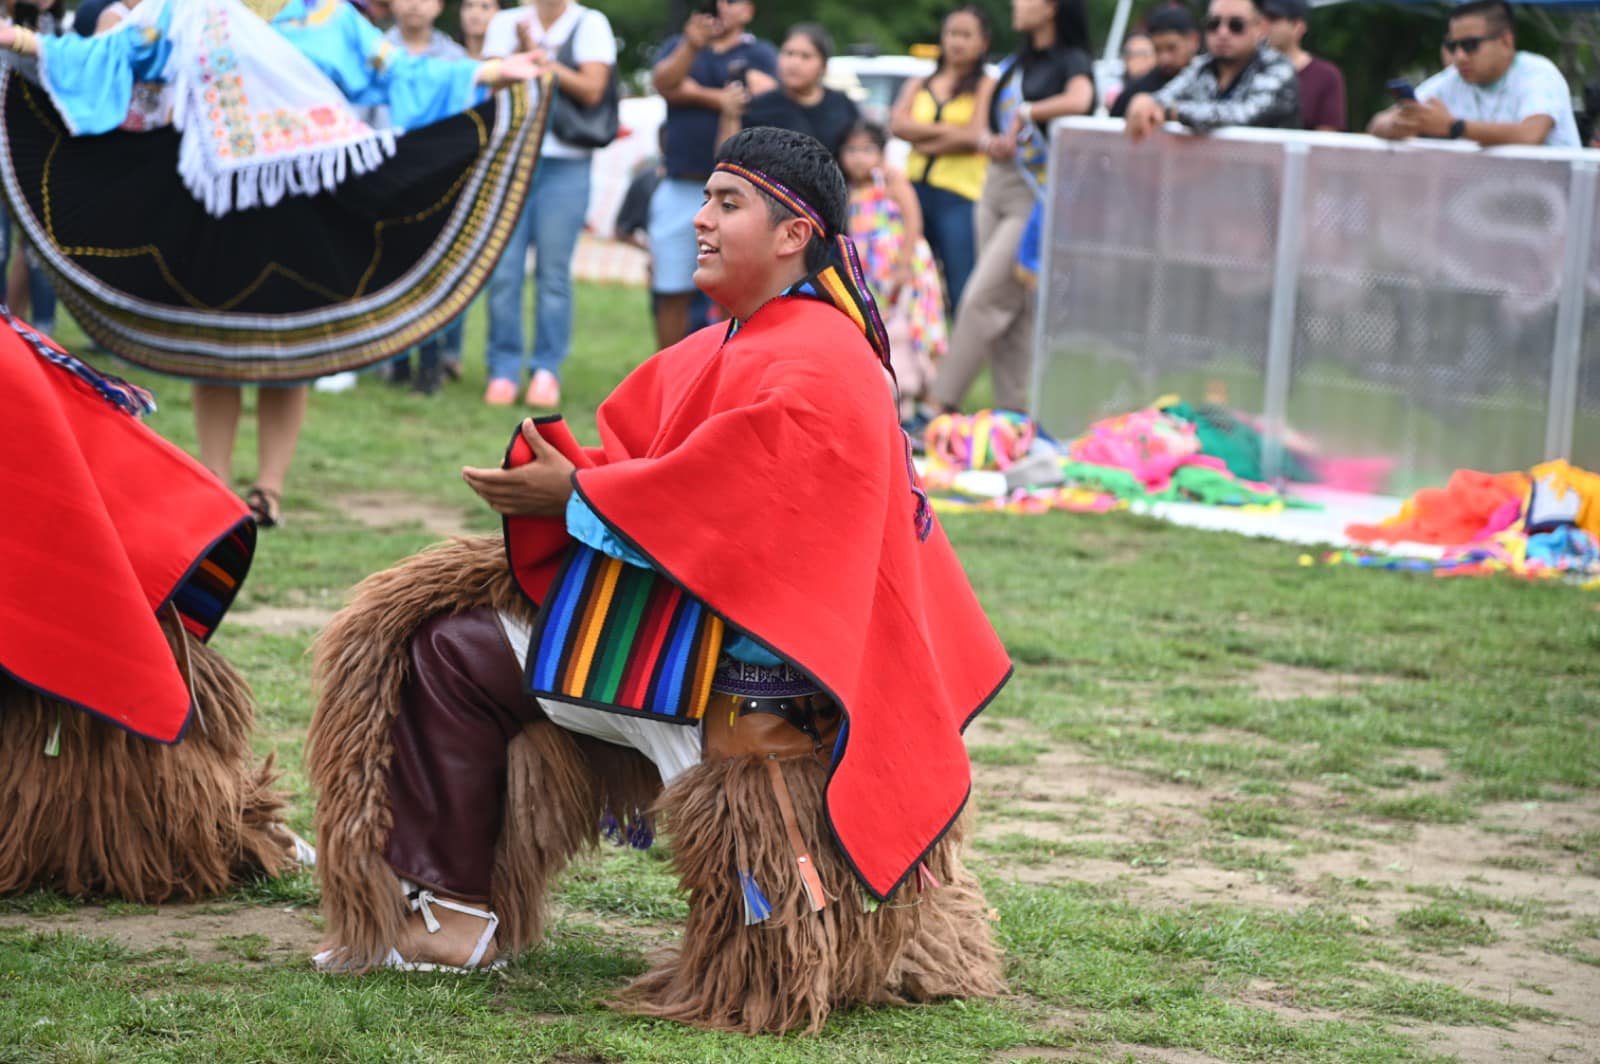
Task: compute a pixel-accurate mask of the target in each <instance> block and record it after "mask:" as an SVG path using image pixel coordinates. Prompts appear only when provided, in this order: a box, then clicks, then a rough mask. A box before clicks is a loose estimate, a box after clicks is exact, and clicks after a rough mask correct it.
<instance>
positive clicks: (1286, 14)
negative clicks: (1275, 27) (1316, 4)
mask: <svg viewBox="0 0 1600 1064" xmlns="http://www.w3.org/2000/svg"><path fill="white" fill-rule="evenodd" d="M1261 13H1262V14H1263V15H1265V16H1267V17H1268V18H1287V19H1299V20H1300V21H1302V22H1304V21H1307V20H1308V19H1310V18H1311V4H1310V0H1261Z"/></svg>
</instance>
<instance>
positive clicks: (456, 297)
mask: <svg viewBox="0 0 1600 1064" xmlns="http://www.w3.org/2000/svg"><path fill="white" fill-rule="evenodd" d="M535 97H537V98H535ZM548 109H549V107H548V96H547V95H544V94H537V93H532V94H530V93H529V92H528V91H527V90H526V89H524V88H517V89H513V90H507V91H503V92H500V93H497V94H496V95H495V96H494V97H493V98H491V99H490V100H488V101H486V102H484V103H482V104H480V105H478V106H476V107H473V108H471V109H469V110H467V111H463V112H461V113H460V114H457V115H452V116H451V117H449V118H446V119H443V120H442V121H439V122H436V123H433V124H432V125H428V126H424V127H421V128H419V129H415V130H412V131H410V132H408V133H407V134H405V135H404V136H402V137H400V138H399V139H398V141H397V148H396V152H395V154H394V156H393V157H391V158H389V159H387V160H385V161H384V163H383V164H382V165H381V166H379V167H378V168H377V169H375V170H373V171H370V172H368V173H366V174H362V175H359V176H357V175H352V176H351V177H349V178H348V179H347V180H345V181H344V182H343V183H342V184H341V185H340V186H339V187H338V188H337V189H336V190H335V191H333V192H331V193H321V194H318V195H315V196H286V197H285V198H284V199H282V200H281V201H279V202H278V203H277V204H276V205H274V206H272V207H267V208H252V209H248V210H242V211H237V212H233V213H230V214H227V215H225V216H223V217H221V218H215V217H212V216H211V215H209V214H207V213H206V210H205V208H204V206H203V205H202V204H201V203H200V202H198V201H197V200H196V199H195V198H194V196H193V195H192V194H190V192H189V191H188V190H187V189H185V188H184V186H183V182H182V180H181V178H180V177H179V176H178V166H177V157H178V134H177V132H176V131H175V130H173V129H171V128H163V129H158V130H153V131H150V132H143V133H129V132H121V131H119V132H113V133H107V134H103V135H100V136H85V137H73V136H71V135H70V134H69V133H68V132H67V130H66V128H65V126H64V125H63V124H62V122H61V119H60V116H59V115H58V114H57V113H56V111H55V109H54V107H53V106H52V105H51V103H50V100H49V98H48V96H47V95H46V94H45V92H44V90H43V89H41V88H40V87H39V86H38V85H36V84H33V83H31V82H29V81H27V80H25V79H24V78H22V77H20V76H18V75H16V74H12V73H8V74H7V75H6V76H5V79H4V82H3V83H0V117H3V123H0V185H3V186H4V190H5V196H6V201H7V206H8V209H9V210H10V211H11V213H12V216H13V217H14V218H16V220H17V222H18V223H19V224H20V225H21V226H22V229H23V231H24V233H25V234H26V237H27V240H28V242H29V243H30V244H31V245H32V246H33V247H34V248H35V249H37V252H38V257H39V261H40V262H41V264H42V265H43V266H44V268H45V271H46V273H47V274H48V275H49V277H50V280H51V282H52V283H53V284H54V285H55V288H56V291H57V293H58V294H59V295H60V296H61V299H62V300H63V302H65V303H66V305H67V307H68V308H69V309H70V310H71V312H72V315H73V317H74V318H76V319H77V321H78V322H79V323H80V324H81V325H82V326H83V328H84V330H85V331H86V332H87V333H88V334H89V335H90V336H91V337H93V338H94V339H95V340H96V341H98V342H99V343H100V344H101V345H102V346H104V347H105V348H106V349H107V350H109V351H111V352H113V353H115V354H117V355H120V356H122V357H123V358H125V359H127V360H128V361H130V362H134V363H137V364H139V365H141V366H146V367H148V368H150V369H153V370H157V371H159V372H162V373H171V374H175V375H180V376H185V377H191V378H197V379H202V380H214V381H233V382H263V383H265V382H284V381H296V380H304V379H307V378H310V377H318V376H322V375H324V374H328V373H335V372H338V371H340V370H347V369H355V368H358V367H360V366H364V365H368V364H370V363H373V362H377V361H380V360H382V359H384V358H387V357H389V356H391V355H394V354H396V353H397V352H400V351H403V350H405V349H407V348H409V347H411V346H412V345H414V344H416V343H418V342H419V341H421V340H423V339H425V338H426V337H428V336H429V335H431V334H432V333H434V332H436V331H437V330H438V329H440V328H441V327H442V326H444V325H445V324H447V323H448V322H450V321H451V319H453V318H454V317H455V316H456V315H457V314H459V313H460V312H461V311H462V310H463V309H465V308H466V306H467V304H468V303H469V302H470V301H471V299H472V297H473V296H474V295H476V294H477V292H478V290H479V289H480V288H481V287H482V286H483V284H484V283H485V282H486V281H487V280H488V277H489V274H490V271H491V270H492V269H493V268H494V264H495V262H496V260H498V258H499V256H500V253H501V252H502V251H503V250H504V248H505V244H506V239H507V237H508V236H509V234H510V231H511V228H512V226H513V224H514V223H515V221H516V219H517V218H518V217H519V216H520V215H521V213H522V208H523V205H524V203H525V201H526V199H527V195H528V187H529V183H530V181H531V179H532V175H533V169H534V166H535V165H536V164H537V161H538V155H539V145H540V142H541V140H542V139H543V134H544V126H545V119H546V115H547V113H548Z"/></svg>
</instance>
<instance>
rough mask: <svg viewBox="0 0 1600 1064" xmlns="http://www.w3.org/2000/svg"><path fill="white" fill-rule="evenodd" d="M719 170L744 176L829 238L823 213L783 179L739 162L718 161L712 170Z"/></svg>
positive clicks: (821, 234)
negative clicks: (772, 176)
mask: <svg viewBox="0 0 1600 1064" xmlns="http://www.w3.org/2000/svg"><path fill="white" fill-rule="evenodd" d="M718 170H721V171H723V172H725V173H729V174H732V175H733V176H734V177H742V178H744V179H745V180H746V181H748V182H750V183H751V184H752V185H754V186H756V188H759V189H760V190H761V191H762V192H765V193H766V194H767V195H769V196H771V197H772V198H773V199H775V200H777V201H778V202H779V203H781V204H783V205H784V206H785V207H787V208H789V209H790V210H791V211H793V212H794V213H795V214H798V215H799V216H800V217H802V218H804V219H805V220H806V221H808V222H810V223H811V227H812V228H813V229H815V230H816V232H817V236H819V237H821V238H822V239H824V240H826V239H827V238H828V227H827V225H826V224H825V223H824V222H823V220H822V215H820V214H818V213H817V209H816V208H815V207H813V206H811V204H809V203H807V202H806V201H805V199H804V198H803V197H802V196H800V195H799V194H798V193H796V192H795V191H794V190H793V189H791V188H790V187H789V186H788V185H785V184H784V183H783V182H782V181H778V180H776V179H775V178H771V177H768V176H767V175H766V174H764V173H762V172H761V171H760V170H752V169H751V168H750V167H748V166H740V165H739V164H738V163H727V162H723V163H718V164H717V165H716V166H715V167H713V168H712V170H711V172H712V173H716V172H717V171H718Z"/></svg>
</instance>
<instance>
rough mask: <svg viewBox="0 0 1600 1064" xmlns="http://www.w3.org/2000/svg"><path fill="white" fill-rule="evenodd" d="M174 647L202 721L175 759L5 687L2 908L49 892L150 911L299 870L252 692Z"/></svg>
mask: <svg viewBox="0 0 1600 1064" xmlns="http://www.w3.org/2000/svg"><path fill="white" fill-rule="evenodd" d="M182 638H184V639H188V640H189V644H190V645H189V656H190V660H191V662H192V668H193V685H194V697H195V701H196V704H197V707H198V708H197V711H196V719H195V720H194V721H192V722H191V723H190V725H189V731H188V733H187V734H186V735H185V736H184V738H183V740H182V741H181V742H179V743H177V744H175V745H172V746H163V745H161V744H160V743H154V742H150V741H148V740H145V739H141V738H139V737H138V736H136V735H133V734H131V733H129V732H126V731H123V730H122V729H121V728H118V727H116V726H115V725H112V724H108V723H106V722H105V721H103V720H100V719H99V718H97V717H94V716H92V715H90V714H88V713H85V712H83V711H82V710H79V709H77V708H75V707H73V706H69V705H66V704H64V703H62V702H59V701H57V700H55V699H52V698H49V697H47V696H45V695H41V694H39V693H37V692H35V691H33V690H30V689H28V688H25V687H22V686H21V685H20V684H17V683H16V682H14V681H12V680H9V679H0V895H6V894H14V893H18V892H21V891H24V890H28V889H30V888H33V887H43V888H49V889H51V890H59V891H62V892H63V893H66V894H71V895H74V896H81V895H107V896H112V897H117V898H125V899H127V900H129V901H136V902H144V903H148V904H154V903H158V902H164V901H172V900H178V899H183V900H187V899H193V898H199V897H203V896H205V895H209V894H217V893H220V892H221V891H224V890H227V889H228V888H229V887H230V886H232V885H233V884H234V883H236V882H238V881H239V880H240V879H243V878H245V877H247V876H250V875H253V874H261V873H264V874H266V875H269V876H273V875H278V874H280V873H281V872H284V871H286V870H288V869H289V868H290V867H292V866H293V864H294V844H293V842H292V840H291V839H290V837H289V835H288V833H287V832H286V831H285V830H284V829H283V828H282V826H281V822H282V819H283V805H284V803H283V798H282V796H281V795H279V794H278V793H277V792H276V791H274V790H273V789H272V784H273V781H274V779H275V777H276V775H277V774H276V772H274V771H273V768H272V763H271V761H270V759H269V760H268V761H267V762H266V763H264V764H257V763H256V762H255V758H254V756H253V755H252V753H251V749H250V735H251V731H252V730H253V728H254V726H255V710H254V706H253V701H252V698H251V695H250V689H249V687H248V686H246V684H245V682H244V679H243V678H242V677H241V676H240V675H239V674H238V672H236V671H235V670H234V669H233V667H232V666H230V665H229V664H228V663H227V662H226V661H224V660H223V659H222V657H221V656H220V655H218V654H217V653H216V652H215V651H214V650H211V649H210V648H209V647H206V646H205V645H204V644H201V643H199V642H197V641H195V640H194V639H192V638H190V637H189V636H188V635H187V634H185V635H184V636H182ZM58 728H59V751H60V753H59V756H56V757H50V756H47V755H46V753H45V750H46V747H47V745H55V744H53V743H52V741H51V740H52V736H53V735H56V734H57V729H58Z"/></svg>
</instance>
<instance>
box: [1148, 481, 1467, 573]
mask: <svg viewBox="0 0 1600 1064" xmlns="http://www.w3.org/2000/svg"><path fill="white" fill-rule="evenodd" d="M1293 494H1295V495H1296V496H1298V497H1299V498H1302V499H1306V500H1308V501H1311V502H1317V503H1320V504H1321V505H1322V509H1320V510H1299V509H1285V510H1261V509H1247V508H1242V507H1234V506H1206V505H1203V504H1201V503H1194V502H1135V503H1133V504H1131V505H1130V506H1129V511H1130V512H1131V513H1136V514H1146V515H1148V516H1150V517H1157V518H1160V519H1161V520H1163V521H1171V522H1172V523H1173V524H1175V525H1182V526H1183V527H1185V528H1200V529H1205V530H1207V531H1212V532H1237V533H1239V534H1241V535H1246V536H1260V537H1262V538H1265V539H1277V540H1282V541H1284V542H1286V543H1298V544H1301V545H1304V546H1318V545H1324V544H1325V545H1327V546H1331V547H1365V546H1370V545H1369V544H1363V543H1356V542H1355V541H1354V540H1352V539H1350V538H1349V537H1348V536H1346V535H1345V534H1344V530H1345V528H1346V527H1347V526H1348V525H1352V524H1361V525H1375V524H1377V523H1378V522H1379V521H1382V520H1383V519H1384V518H1386V517H1393V516H1394V515H1395V514H1397V513H1399V512H1400V506H1401V503H1402V502H1403V501H1404V500H1402V499H1397V498H1395V497H1394V496H1392V495H1359V494H1356V493H1354V492H1347V491H1333V490H1329V489H1326V488H1295V489H1293ZM1378 549H1381V550H1383V551H1384V552H1385V553H1389V554H1401V555H1405V556H1406V557H1409V558H1439V557H1441V556H1443V554H1444V549H1443V548H1442V547H1433V546H1429V545H1427V544H1422V543H1394V544H1381V545H1379V548H1378Z"/></svg>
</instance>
